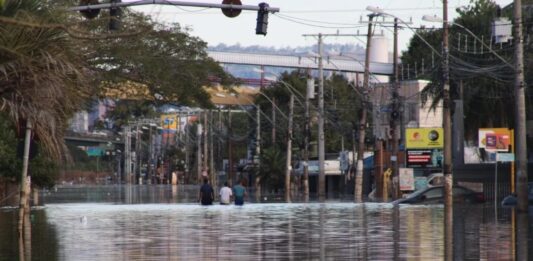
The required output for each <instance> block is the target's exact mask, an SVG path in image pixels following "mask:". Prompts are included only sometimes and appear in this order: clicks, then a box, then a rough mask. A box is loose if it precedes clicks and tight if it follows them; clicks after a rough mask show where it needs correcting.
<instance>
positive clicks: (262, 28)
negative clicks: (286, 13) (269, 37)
mask: <svg viewBox="0 0 533 261" xmlns="http://www.w3.org/2000/svg"><path fill="white" fill-rule="evenodd" d="M267 9H268V4H267V3H260V4H259V10H258V11H257V26H256V27H255V34H262V35H266V34H267V26H268V10H267Z"/></svg>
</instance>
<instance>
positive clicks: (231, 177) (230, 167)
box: [227, 109, 233, 186]
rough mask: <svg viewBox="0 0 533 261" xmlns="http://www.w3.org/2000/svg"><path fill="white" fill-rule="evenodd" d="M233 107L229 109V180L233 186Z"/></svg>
mask: <svg viewBox="0 0 533 261" xmlns="http://www.w3.org/2000/svg"><path fill="white" fill-rule="evenodd" d="M231 135H232V130H231V109H228V139H227V143H228V180H229V182H230V186H233V146H232V145H233V143H232V142H231Z"/></svg>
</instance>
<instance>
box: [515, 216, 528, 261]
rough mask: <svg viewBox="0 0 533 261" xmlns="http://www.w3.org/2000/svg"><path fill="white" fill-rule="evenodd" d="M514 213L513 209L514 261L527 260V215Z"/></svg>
mask: <svg viewBox="0 0 533 261" xmlns="http://www.w3.org/2000/svg"><path fill="white" fill-rule="evenodd" d="M515 211H516V209H513V213H515V216H516V260H528V256H529V255H528V226H529V223H528V214H527V212H526V213H524V212H522V211H516V212H515Z"/></svg>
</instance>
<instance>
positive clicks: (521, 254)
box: [513, 0, 529, 260]
mask: <svg viewBox="0 0 533 261" xmlns="http://www.w3.org/2000/svg"><path fill="white" fill-rule="evenodd" d="M513 29H514V36H515V39H516V40H515V41H514V43H515V52H514V55H515V57H514V69H515V99H516V101H515V104H516V112H515V115H516V116H515V117H516V118H515V129H516V135H515V137H516V138H515V148H516V150H515V151H516V166H517V167H516V177H517V182H516V192H517V198H518V205H517V212H518V214H517V216H516V221H517V222H516V223H517V225H518V229H517V230H518V233H517V237H516V242H517V248H516V257H517V260H529V258H528V251H529V250H528V246H527V245H528V244H527V243H526V242H527V241H528V236H527V235H528V230H529V229H528V224H527V221H526V220H527V216H528V192H527V181H528V180H527V178H528V173H527V140H526V102H525V90H524V89H525V86H526V84H525V82H524V43H523V37H522V1H521V0H514V23H513Z"/></svg>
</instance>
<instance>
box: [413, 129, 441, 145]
mask: <svg viewBox="0 0 533 261" xmlns="http://www.w3.org/2000/svg"><path fill="white" fill-rule="evenodd" d="M405 146H406V148H407V149H431V148H443V147H444V132H443V129H442V128H407V129H406V130H405Z"/></svg>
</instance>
